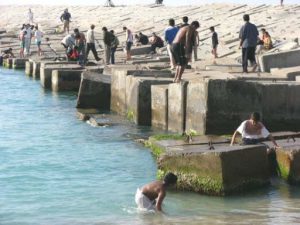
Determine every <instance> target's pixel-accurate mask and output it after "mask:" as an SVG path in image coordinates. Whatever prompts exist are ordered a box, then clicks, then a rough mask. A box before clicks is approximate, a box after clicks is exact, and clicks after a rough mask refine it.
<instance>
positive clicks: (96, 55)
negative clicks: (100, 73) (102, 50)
mask: <svg viewBox="0 0 300 225" xmlns="http://www.w3.org/2000/svg"><path fill="white" fill-rule="evenodd" d="M90 47H91V50H92V52H93V55H94V58H95V59H96V60H97V61H99V60H100V58H99V57H98V53H97V51H96V46H95V43H90Z"/></svg>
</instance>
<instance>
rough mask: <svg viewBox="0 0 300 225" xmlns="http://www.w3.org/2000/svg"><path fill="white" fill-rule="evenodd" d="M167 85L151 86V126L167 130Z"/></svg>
mask: <svg viewBox="0 0 300 225" xmlns="http://www.w3.org/2000/svg"><path fill="white" fill-rule="evenodd" d="M168 87H169V86H168V85H153V86H151V124H152V126H153V127H157V128H161V129H163V130H168V111H169V110H168V96H169V94H168Z"/></svg>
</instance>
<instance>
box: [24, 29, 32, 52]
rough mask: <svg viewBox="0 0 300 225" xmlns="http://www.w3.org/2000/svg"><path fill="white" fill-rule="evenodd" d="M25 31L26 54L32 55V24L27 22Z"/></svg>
mask: <svg viewBox="0 0 300 225" xmlns="http://www.w3.org/2000/svg"><path fill="white" fill-rule="evenodd" d="M24 29H25V31H26V35H25V51H24V53H25V55H30V45H31V38H32V29H31V26H30V24H26V26H25V28H24Z"/></svg>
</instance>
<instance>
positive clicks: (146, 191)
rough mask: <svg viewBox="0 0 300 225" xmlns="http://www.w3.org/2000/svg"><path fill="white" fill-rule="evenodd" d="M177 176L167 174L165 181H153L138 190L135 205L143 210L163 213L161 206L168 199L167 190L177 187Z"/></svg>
mask: <svg viewBox="0 0 300 225" xmlns="http://www.w3.org/2000/svg"><path fill="white" fill-rule="evenodd" d="M176 182H177V176H176V175H175V174H173V173H167V174H166V176H165V177H164V180H163V181H153V182H151V183H149V184H146V185H144V186H143V187H142V188H138V189H137V191H136V194H135V203H136V204H137V205H138V208H139V209H141V210H157V211H162V209H161V205H162V202H163V200H164V198H165V197H166V190H167V188H169V187H171V186H173V185H175V184H176Z"/></svg>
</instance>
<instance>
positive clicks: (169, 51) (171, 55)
mask: <svg viewBox="0 0 300 225" xmlns="http://www.w3.org/2000/svg"><path fill="white" fill-rule="evenodd" d="M167 51H168V55H169V57H170V66H171V69H175V59H174V57H173V54H172V52H171V45H170V44H168V45H167Z"/></svg>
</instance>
